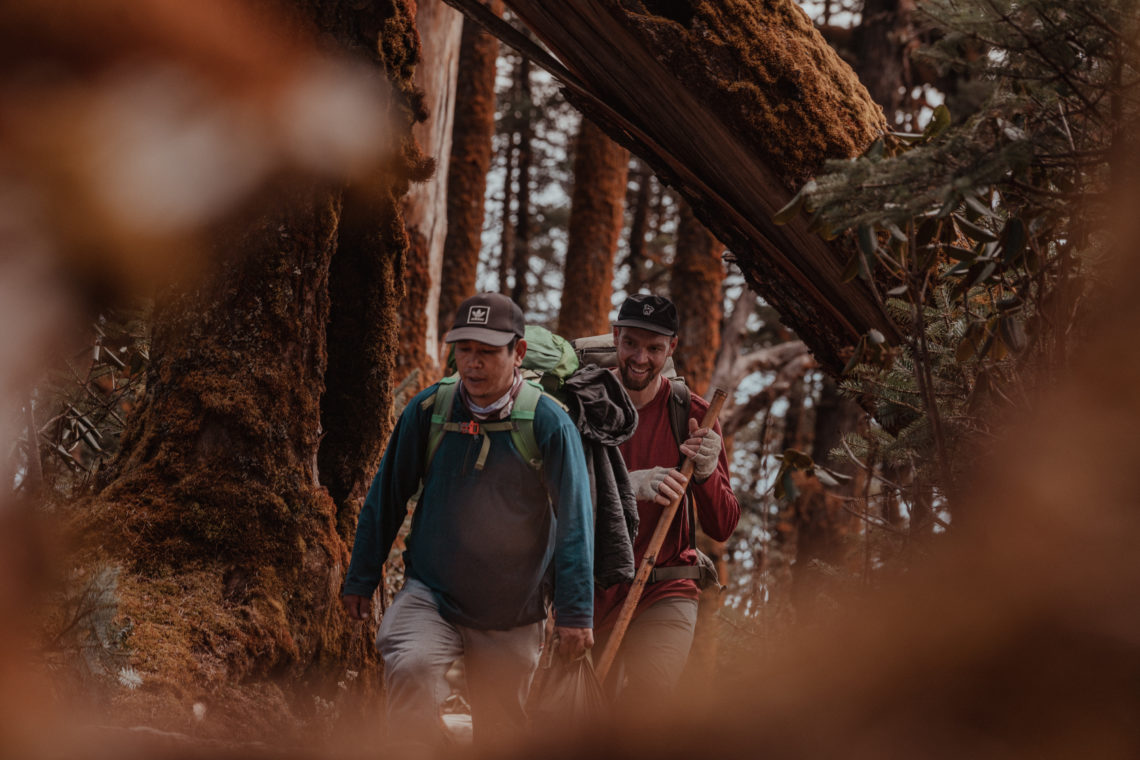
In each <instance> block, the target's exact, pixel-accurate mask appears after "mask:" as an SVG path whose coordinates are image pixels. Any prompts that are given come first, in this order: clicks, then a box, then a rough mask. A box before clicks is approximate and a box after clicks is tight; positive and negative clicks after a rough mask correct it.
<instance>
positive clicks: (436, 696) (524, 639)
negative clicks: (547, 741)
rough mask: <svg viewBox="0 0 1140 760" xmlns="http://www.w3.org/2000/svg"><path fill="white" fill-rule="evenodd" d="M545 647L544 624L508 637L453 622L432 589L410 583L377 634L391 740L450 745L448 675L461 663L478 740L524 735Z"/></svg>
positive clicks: (520, 629) (512, 632)
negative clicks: (444, 711) (444, 712)
mask: <svg viewBox="0 0 1140 760" xmlns="http://www.w3.org/2000/svg"><path fill="white" fill-rule="evenodd" d="M541 644H542V623H541V622H538V623H533V624H531V625H524V626H520V627H518V628H511V629H509V630H506V631H481V630H478V629H475V628H466V627H464V626H460V625H455V624H453V623H449V622H447V621H446V620H444V619H443V617H441V616H440V614H439V605H438V604H436V601H435V597H434V596H433V595H432V593H431V590H430V589H429V588H428V587H427V586H425V585H424V584H423V583H420V582H419V581H417V580H414V579H412V578H409V579H408V580H407V582H406V583H405V584H404V588H403V589H401V590H400V593H398V594H397V595H396V599H395V600H394V601H393V602H392V606H391V607H389V608H388V611H387V612H386V613H384V619H383V620H381V621H380V630H379V631H377V633H376V648H377V650H379V652H380V656H381V657H382V658H383V660H384V681H385V684H386V686H387V690H388V700H387V703H388V733H389V736H390V738H391V739H393V740H394V741H401V742H403V741H407V742H415V743H429V744H438V743H441V742H443V740H444V734H443V728H442V725H441V723H440V714H439V710H440V705H441V704H442V703H443V700H444V699H446V698H447V695H448V693H449V692H450V687H449V686H448V684H447V680H446V679H445V675H446V673H447V670H448V668H449V667H451V664H452V663H453V662H455V660H457V659H459V658H460V657H463V659H464V665H465V667H466V673H467V696H468V698H469V701H470V703H471V721H472V726H473V730H474V738H475V740H476V741H480V740H482V739H485V738H487V737H490V736H494V735H498V734H499V732H502V731H519V730H521V729H522V728H524V726H525V722H526V715H525V713H524V712H523V705H524V704H525V702H526V696H527V692H528V691H529V690H530V682H531V677H532V676H533V675H534V670H535V668H536V667H537V665H538V650H539V647H540V645H541Z"/></svg>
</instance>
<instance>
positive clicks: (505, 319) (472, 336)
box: [443, 293, 526, 346]
mask: <svg viewBox="0 0 1140 760" xmlns="http://www.w3.org/2000/svg"><path fill="white" fill-rule="evenodd" d="M525 334H526V320H525V319H524V318H523V313H522V309H520V308H519V307H518V304H516V303H515V302H514V301H512V300H511V299H509V298H507V297H506V296H504V295H501V294H499V293H480V294H478V295H474V296H471V297H470V298H468V299H467V300H466V301H464V302H463V303H461V304H459V308H458V309H456V310H455V323H454V324H453V325H452V326H451V329H450V330H449V331H448V332H447V335H444V336H443V341H444V343H455V342H457V341H461V340H477V341H479V342H480V343H486V344H487V345H488V346H505V345H507V344H508V343H510V342H511V340H513V339H514V338H521V337H523V336H524V335H525Z"/></svg>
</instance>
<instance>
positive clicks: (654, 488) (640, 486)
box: [629, 467, 679, 504]
mask: <svg viewBox="0 0 1140 760" xmlns="http://www.w3.org/2000/svg"><path fill="white" fill-rule="evenodd" d="M671 472H674V470H672V469H670V468H668V467H653V468H650V469H648V470H633V471H632V472H630V473H629V482H630V485H632V486H633V496H634V498H636V499H637V500H638V501H654V500H656V499H657V495H658V491H660V489H661V484H662V483H664V482H665V478H666V477H668V476H669V473H671ZM678 474H679V473H678ZM665 503H666V504H668V503H669V502H668V501H666V502H665Z"/></svg>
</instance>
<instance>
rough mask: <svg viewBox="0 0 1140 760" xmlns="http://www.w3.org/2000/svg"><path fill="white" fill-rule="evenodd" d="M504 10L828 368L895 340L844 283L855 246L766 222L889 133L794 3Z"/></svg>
mask: <svg viewBox="0 0 1140 760" xmlns="http://www.w3.org/2000/svg"><path fill="white" fill-rule="evenodd" d="M448 1H449V2H452V3H453V4H456V5H460V6H465V7H466V9H467V10H468V11H470V12H472V13H476V12H477V11H478V9H477V8H476V7H475V6H476V5H477V3H475V2H473V0H448ZM507 6H508V7H509V8H510V9H511V10H513V11H514V12H515V13H516V14H517V15H518V17H519V18H520V19H521V20H522V21H523V22H524V23H525V24H526V25H527V26H528V27H529V28H530V29H531V30H532V31H533V32H534V33H535V34H536V35H537V36H538V37H539V38H540V39H541V40H542V41H543V42H544V43H545V44H546V46H547V47H548V48H549V49H550V50H551V51H552V52H553V53H554V55H555V56H556V57H557V61H549V60H547V61H546V65H549V66H550V67H551V68H552V69H554V70H555V73H556V75H557V76H559V77H560V78H561V80H562V81H563V82H564V83H565V84H566V85H567V97H568V98H569V99H570V100H571V102H573V103H574V104H575V105H576V106H577V107H579V108H580V109H581V110H583V112H584V113H586V114H587V115H588V116H589V117H590V118H591V119H593V120H594V121H595V122H596V123H597V124H598V125H599V126H601V127H602V128H603V129H605V130H606V132H607V133H608V134H609V135H610V136H611V137H613V138H614V139H615V140H617V141H618V142H620V143H622V144H623V145H626V147H628V148H630V150H631V151H632V152H634V153H636V154H637V155H639V156H641V157H642V158H644V159H645V160H647V161H648V162H649V163H650V164H651V165H652V166H653V168H654V170H655V171H656V173H657V176H658V177H660V178H662V179H663V180H664V181H666V182H668V183H669V184H671V185H673V186H674V187H675V188H677V190H678V191H679V192H680V193H681V194H682V195H683V196H684V197H685V198H686V200H688V201H689V203H690V204H691V205H692V207H693V211H694V213H695V214H696V215H697V217H698V218H699V219H700V220H701V221H702V222H704V224H705V226H707V227H708V228H709V230H710V231H711V232H712V233H713V234H714V235H716V236H717V238H718V239H719V240H721V241H722V242H724V243H725V244H726V246H727V247H728V248H729V249H730V250H732V251H733V253H734V254H735V255H736V257H737V261H738V262H739V264H740V267H741V269H742V271H743V272H744V274H745V277H746V278H747V280H748V282H749V284H750V285H751V287H752V288H753V289H754V290H755V291H756V292H757V293H759V294H760V295H762V296H763V297H764V298H765V300H767V301H768V302H769V303H770V304H772V306H773V307H775V308H776V309H777V310H778V311H779V312H780V315H781V317H782V318H783V320H784V321H785V323H786V324H787V325H788V326H789V327H791V328H792V329H793V330H795V331H796V333H797V334H799V335H802V336H804V340H805V341H807V342H808V343H809V345H810V347H811V349H812V351H813V352H814V353H815V355H816V358H817V359H818V360H819V361H820V363H821V364H822V365H823V366H824V367H826V368H827V369H829V370H830V371H832V372H838V371H839V370H840V369H841V368H842V367H843V365H844V363H845V362H844V360H843V358H842V354H843V350H844V348H846V347H848V346H851V345H852V344H854V343H855V342H856V341H857V340H858V338H859V337H860V336H861V335H863V334H864V333H866V332H867V331H868V330H869V329H871V328H876V329H878V330H879V331H881V332H882V333H883V334H884V335H885V336H887V338H888V339H897V336H898V334H899V333H898V330H897V329H896V327H895V325H894V323H893V322H892V321H891V319H890V318H889V317H888V316H887V314H886V313H885V311H884V309H883V307H882V305H881V304H880V303H879V301H878V299H877V297H876V296H875V294H874V292H873V291H872V290H871V289H870V288H869V287H867V286H866V285H865V284H864V283H862V282H852V283H844V282H842V280H843V271H844V268H845V266H846V264H847V262H848V261H849V260H850V257H851V256H852V255H853V254H854V250H855V249H854V246H853V244H852V242H851V241H849V240H846V239H841V240H838V241H835V242H832V243H828V242H826V241H824V240H823V239H822V238H821V237H820V236H819V235H818V234H816V233H815V232H813V231H812V230H810V229H809V225H808V220H807V219H806V218H804V217H803V216H800V217H797V218H794V219H793V220H792V221H790V222H789V223H788V224H786V225H779V224H776V223H775V222H774V221H773V216H774V214H775V212H776V211H777V210H778V209H780V208H782V207H783V206H784V205H785V204H786V203H787V201H788V200H789V199H790V198H791V196H792V194H793V192H795V190H796V189H797V188H798V187H799V186H800V185H801V184H802V183H803V182H804V181H805V180H807V179H808V178H809V177H811V176H812V175H813V174H815V173H816V172H818V171H819V170H820V169H821V168H822V166H823V163H824V161H825V160H827V159H829V158H849V157H852V156H855V155H857V154H859V153H860V152H862V151H863V150H864V149H866V148H867V147H868V146H869V145H870V144H871V143H872V142H873V141H874V140H875V138H876V137H877V136H879V135H880V134H881V133H882V132H883V131H884V129H885V128H886V123H885V121H884V119H883V115H882V111H881V110H880V109H879V107H878V106H876V105H875V103H874V102H873V101H872V100H871V99H870V98H869V97H868V95H867V91H866V90H865V89H864V88H863V86H862V85H861V84H859V81H858V79H857V77H856V76H855V74H854V72H852V71H851V69H850V68H849V67H848V66H847V65H846V64H844V63H843V62H842V61H841V60H840V59H839V57H838V56H837V55H836V54H835V52H834V51H833V50H832V49H831V48H830V47H829V46H828V45H827V43H826V42H825V41H824V40H823V38H822V37H821V36H820V34H819V33H818V32H817V31H816V30H815V28H814V27H813V25H812V23H811V21H810V19H808V17H807V15H806V14H805V13H804V12H803V10H801V9H800V8H799V7H798V6H796V5H795V3H793V2H792V0H769V1H768V2H764V3H755V2H750V1H748V0H724V1H723V2H719V3H705V2H702V3H696V2H690V1H689V0H680V2H670V3H665V2H641V1H640V0H565V2H561V3H557V4H551V3H547V2H542V0H508V2H507ZM504 36H509V35H506V34H505V33H504ZM515 42H516V43H518V44H520V46H522V47H526V45H525V43H522V42H520V41H519V40H517V39H515ZM531 53H532V54H533V55H535V56H536V58H543V54H542V53H541V51H538V50H536V49H534V48H532V49H531Z"/></svg>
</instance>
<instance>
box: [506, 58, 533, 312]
mask: <svg viewBox="0 0 1140 760" xmlns="http://www.w3.org/2000/svg"><path fill="white" fill-rule="evenodd" d="M515 74H516V76H517V77H518V97H519V101H518V102H520V103H521V104H522V121H521V122H520V123H519V127H518V140H519V142H518V183H519V189H518V212H517V215H516V217H515V238H514V242H513V243H512V247H513V248H514V251H513V253H514V256H513V258H514V285H513V286H512V287H511V299H512V300H513V301H514V302H515V303H517V304H518V305H519V306H521V307H522V309H523V311H526V298H527V272H528V271H530V174H531V166H532V165H533V164H534V152H533V148H532V147H531V142H532V140H533V139H534V124H533V119H534V107H533V105H532V103H531V97H532V90H531V82H530V60H529V59H527V58H523V59H522V61H520V62H519V67H518V69H516V70H515Z"/></svg>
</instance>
